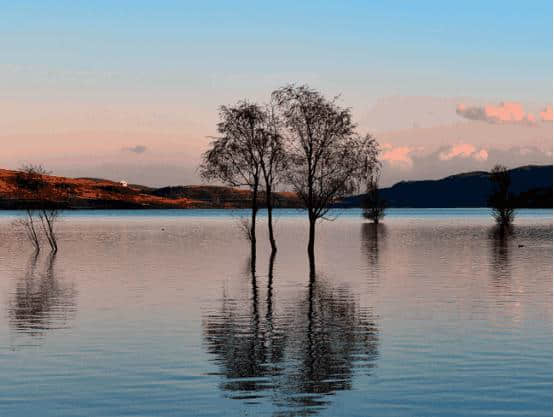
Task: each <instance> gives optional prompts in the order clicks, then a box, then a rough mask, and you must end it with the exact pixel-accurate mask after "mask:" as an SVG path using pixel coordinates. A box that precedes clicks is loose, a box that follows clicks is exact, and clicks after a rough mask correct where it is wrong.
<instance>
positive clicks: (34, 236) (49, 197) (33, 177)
mask: <svg viewBox="0 0 554 417" xmlns="http://www.w3.org/2000/svg"><path fill="white" fill-rule="evenodd" d="M48 174H49V172H48V171H47V170H46V169H45V168H44V167H42V166H41V165H25V166H23V167H22V168H21V169H20V171H19V172H18V173H17V174H16V177H15V180H16V185H17V187H18V193H19V194H20V196H21V198H22V199H23V200H24V201H26V203H25V207H26V208H25V217H24V218H22V219H18V220H17V224H18V225H20V226H22V227H23V228H24V230H25V233H26V235H27V238H28V239H29V240H30V241H31V243H32V244H33V246H34V247H35V250H37V251H39V250H40V237H39V233H38V228H39V227H40V229H42V232H43V233H44V236H45V237H46V240H47V242H48V244H49V245H50V248H51V250H52V251H53V252H56V251H57V250H58V241H57V236H56V221H57V220H58V218H59V216H60V208H61V206H62V205H63V201H64V200H65V199H66V198H67V195H68V193H67V190H65V189H63V190H60V189H58V188H56V187H55V186H54V185H53V184H51V183H50V182H49V181H47V180H46V179H45V176H46V175H48Z"/></svg>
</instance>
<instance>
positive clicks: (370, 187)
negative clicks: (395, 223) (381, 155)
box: [362, 171, 386, 223]
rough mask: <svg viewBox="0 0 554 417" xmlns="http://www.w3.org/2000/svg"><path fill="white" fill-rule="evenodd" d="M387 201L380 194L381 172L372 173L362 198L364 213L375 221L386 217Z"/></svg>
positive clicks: (377, 221) (367, 217)
mask: <svg viewBox="0 0 554 417" xmlns="http://www.w3.org/2000/svg"><path fill="white" fill-rule="evenodd" d="M385 208H386V202H385V200H383V199H382V198H381V196H380V195H379V172H378V171H376V172H375V174H374V175H371V176H370V178H369V179H368V181H367V184H366V194H365V195H364V196H363V199H362V209H363V211H362V215H363V216H364V217H365V218H366V219H368V220H371V221H373V223H379V221H380V220H381V219H382V218H383V217H385Z"/></svg>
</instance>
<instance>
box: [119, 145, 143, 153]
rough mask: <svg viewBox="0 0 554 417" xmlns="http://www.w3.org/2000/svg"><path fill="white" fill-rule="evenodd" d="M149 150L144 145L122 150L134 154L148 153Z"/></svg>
mask: <svg viewBox="0 0 554 417" xmlns="http://www.w3.org/2000/svg"><path fill="white" fill-rule="evenodd" d="M147 149H148V148H147V147H146V146H144V145H135V146H129V147H126V148H123V149H122V150H123V151H125V152H133V153H136V154H139V153H144V152H146V150H147Z"/></svg>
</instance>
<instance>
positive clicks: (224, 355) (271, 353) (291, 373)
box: [203, 256, 378, 415]
mask: <svg viewBox="0 0 554 417" xmlns="http://www.w3.org/2000/svg"><path fill="white" fill-rule="evenodd" d="M274 261H275V257H274V256H272V257H271V258H270V260H269V269H268V277H267V278H268V279H267V293H266V297H265V303H264V302H263V300H261V299H260V297H259V294H258V291H259V288H258V285H257V277H256V274H255V271H251V272H252V282H251V288H252V293H251V297H250V299H249V301H250V303H249V305H248V307H247V309H245V308H244V307H245V306H246V305H245V304H244V302H243V301H241V300H240V299H231V298H229V297H228V296H227V295H226V294H225V295H224V297H223V299H222V306H221V309H219V310H218V311H217V312H216V313H214V314H211V315H209V316H207V317H206V318H205V320H204V322H203V327H204V337H205V343H206V346H207V351H208V352H209V353H211V354H212V355H214V361H215V362H216V363H217V365H218V366H219V368H220V370H221V375H222V376H223V377H224V379H223V382H222V384H221V388H222V389H223V390H225V391H228V392H230V393H231V397H232V398H242V399H253V398H258V397H270V398H271V401H272V402H273V404H274V406H276V407H277V415H307V414H313V413H317V412H318V411H319V410H320V409H321V408H322V407H325V406H326V404H328V403H329V401H330V397H329V396H330V395H333V394H334V393H336V392H337V391H341V390H349V389H351V388H352V379H353V377H354V374H355V373H356V372H359V371H361V370H365V371H364V372H366V373H368V372H370V370H371V368H372V367H373V366H374V364H375V361H376V359H377V355H378V329H377V326H376V324H375V319H374V316H373V314H372V312H371V311H370V310H368V309H362V308H361V307H360V306H359V305H358V303H357V302H356V300H355V298H354V296H353V295H352V293H351V292H350V291H349V290H348V289H346V288H335V287H330V286H328V285H327V284H326V281H325V280H323V279H322V278H321V276H317V277H316V275H315V271H311V274H310V276H311V278H312V279H310V282H309V285H308V286H307V287H306V288H305V291H304V292H303V293H302V294H301V295H300V296H299V297H297V298H295V299H292V300H290V299H289V300H285V302H284V303H283V304H284V308H283V309H282V311H280V312H279V313H276V312H275V309H274V299H273V297H274V296H273V292H274V289H273V264H274ZM264 304H265V305H264ZM264 307H265V311H266V314H265V318H263V317H262V316H261V315H260V314H259V312H260V310H261V309H262V310H263V309H264ZM237 391H238V392H239V393H238V395H237Z"/></svg>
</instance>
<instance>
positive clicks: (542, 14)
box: [0, 0, 552, 165]
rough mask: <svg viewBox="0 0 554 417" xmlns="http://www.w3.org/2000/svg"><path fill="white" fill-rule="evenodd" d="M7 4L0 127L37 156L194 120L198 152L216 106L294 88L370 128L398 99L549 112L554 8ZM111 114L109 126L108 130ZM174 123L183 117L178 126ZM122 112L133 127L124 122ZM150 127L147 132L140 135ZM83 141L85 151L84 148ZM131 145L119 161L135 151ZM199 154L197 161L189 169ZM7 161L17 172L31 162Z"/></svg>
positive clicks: (493, 4)
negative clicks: (338, 97)
mask: <svg viewBox="0 0 554 417" xmlns="http://www.w3.org/2000/svg"><path fill="white" fill-rule="evenodd" d="M0 6H1V7H2V17H3V19H2V24H1V25H0V31H1V32H2V36H1V37H0V49H1V50H2V55H3V58H2V60H1V62H0V88H1V91H2V93H3V95H4V97H5V99H6V100H11V102H12V103H13V105H12V106H9V105H8V104H6V103H4V105H3V106H2V108H4V106H7V107H8V112H7V114H5V116H4V120H3V121H1V122H2V124H3V125H4V126H6V125H7V126H8V127H9V129H7V130H6V129H4V131H5V132H6V131H7V132H8V134H9V135H12V136H10V137H11V138H12V140H13V135H18V136H20V137H22V138H23V137H29V139H28V140H29V141H30V142H29V144H30V145H31V144H33V143H36V142H37V141H40V139H39V138H37V135H39V133H38V132H39V131H40V129H42V130H45V129H46V130H49V131H50V132H58V131H59V132H60V133H63V132H65V133H68V132H70V131H73V132H75V134H76V137H82V138H84V137H85V136H86V135H85V136H79V135H82V133H83V131H86V132H89V133H90V135H89V136H86V137H89V138H90V137H92V136H93V133H94V132H96V133H97V135H99V136H101V135H102V134H103V133H102V132H103V131H107V130H109V131H110V132H112V133H113V132H114V131H125V132H128V131H129V130H130V126H129V125H132V126H133V129H135V130H134V131H135V133H141V134H143V133H144V134H145V136H144V137H146V133H148V132H150V133H151V131H152V130H153V126H154V125H155V122H154V121H152V120H154V119H156V117H158V118H160V117H161V118H162V119H163V118H164V117H165V118H170V119H171V121H170V123H173V124H174V125H175V126H176V127H177V126H183V127H184V130H187V129H185V128H186V127H187V126H186V123H187V121H191V124H192V125H194V127H191V128H190V129H188V130H189V131H190V133H187V135H185V136H187V138H185V139H183V141H184V142H186V141H192V140H196V141H198V140H200V139H199V138H203V137H205V136H206V135H209V134H212V133H213V128H212V126H213V124H215V119H214V118H215V117H216V116H217V114H216V109H217V106H218V105H220V104H225V103H229V102H232V101H235V100H238V99H239V98H243V97H246V98H252V99H258V100H265V99H266V98H267V96H268V94H269V92H270V91H271V90H272V89H274V88H277V87H279V86H281V85H283V84H285V83H288V82H299V83H309V84H311V85H312V86H314V87H316V88H319V89H321V90H323V91H324V92H326V93H327V94H330V95H335V94H338V93H341V94H342V97H343V100H344V103H345V105H348V106H351V107H352V108H353V110H354V113H355V115H357V116H359V117H360V118H362V119H363V116H364V114H365V112H367V111H369V109H370V108H371V106H372V105H374V104H375V102H376V101H377V100H379V99H381V98H383V97H390V96H394V97H414V96H420V97H438V98H452V97H468V98H471V99H473V100H477V101H482V102H483V103H499V102H502V101H517V102H521V103H523V104H525V105H526V106H527V105H534V106H536V107H537V109H538V108H539V107H541V106H546V105H548V104H550V103H551V102H552V3H551V2H550V1H533V2H526V3H525V2H521V1H518V2H515V1H513V2H506V1H502V2H500V1H464V2H448V1H446V2H445V1H441V2H439V1H417V2H416V1H403V2H391V1H348V2H343V1H340V2H339V1H317V2H315V1H304V2H297V1H280V2H259V1H258V2H254V1H218V2H215V1H214V2H187V1H136V0H135V1H98V0H96V1H75V0H73V1H48V0H42V1H40V2H37V1H17V2H11V1H10V2H8V1H0ZM56 107H57V109H56ZM30 108H31V109H33V110H35V113H36V117H33V116H30V115H29V114H28V111H29V109H30ZM106 109H108V112H109V113H110V114H111V116H110V117H111V118H108V119H109V120H103V116H102V114H103V112H104V113H105V112H106ZM125 109H127V110H125ZM537 111H538V110H537ZM75 112H77V113H79V114H77V115H76V114H75ZM179 112H182V113H183V114H185V116H183V118H181V119H179V120H177V119H178V118H179V116H177V114H178V113H179ZM54 113H55V114H54ZM85 113H86V114H85ZM114 113H118V114H119V115H121V114H123V115H124V116H125V115H127V116H128V117H127V116H125V117H127V119H132V120H127V119H126V121H125V123H123V122H121V123H118V122H117V120H114V119H117V117H115V116H114V115H113V114H114ZM156 115H157V116H156ZM160 115H162V116H160ZM172 115H173V116H172ZM39 116H41V117H39ZM118 117H119V116H118ZM125 117H123V118H124V119H125ZM68 119H70V120H71V121H72V122H71V123H68V124H67V125H65V124H64V125H63V126H62V125H61V124H63V123H61V122H60V121H63V120H68ZM91 119H92V120H94V124H95V129H96V130H94V129H92V130H91V126H90V123H87V120H89V121H90V120H91ZM77 120H81V121H82V125H78V123H77ZM145 120H148V123H146V124H148V125H149V126H150V127H151V128H152V129H151V130H141V131H140V132H136V129H137V125H138V126H140V125H141V123H142V124H144V123H145ZM103 122H105V123H103ZM364 123H365V124H367V125H368V128H371V126H370V125H369V123H370V121H367V123H366V121H363V120H362V123H361V124H364ZM365 124H364V126H365ZM0 127H1V126H0ZM165 128H166V127H164V128H163V129H165ZM392 128H394V126H392ZM163 129H162V130H163ZM139 130H140V129H139ZM104 133H105V132H104ZM33 135H34V136H33ZM139 136H140V135H139ZM31 137H34V139H33V138H31ZM141 137H142V136H141ZM191 137H194V138H198V139H191ZM3 138H4V140H8V138H7V137H6V136H3ZM24 140H27V139H24ZM59 140H61V141H63V140H65V139H59ZM80 140H81V142H82V143H81V145H83V146H84V149H86V146H87V143H86V141H87V140H89V139H80ZM110 140H111V141H112V142H113V141H116V142H117V140H116V139H110ZM128 140H129V139H127V138H126V137H125V138H121V143H118V144H117V145H114V149H116V148H117V149H119V148H121V147H123V146H131V145H135V144H134V143H132V144H129V143H128ZM144 140H146V139H144ZM100 141H101V140H100ZM193 148H194V147H193ZM68 149H71V148H70V147H69V148H68ZM81 149H83V148H82V147H81ZM104 150H105V149H104ZM196 150H197V149H196V148H194V149H190V152H189V153H190V154H191V158H192V152H196ZM96 151H98V149H97V150H95V149H94V148H91V153H94V152H96ZM83 152H84V151H83ZM183 152H185V150H184V151H183ZM185 153H186V152H185ZM70 154H71V152H70ZM9 157H10V158H12V159H13V158H15V159H16V160H17V162H20V161H21V159H22V158H23V157H24V155H21V154H20V153H18V152H15V153H12V154H10V155H9ZM192 159H194V158H192ZM0 163H3V164H4V165H5V164H6V162H5V160H0ZM13 163H15V162H13Z"/></svg>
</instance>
